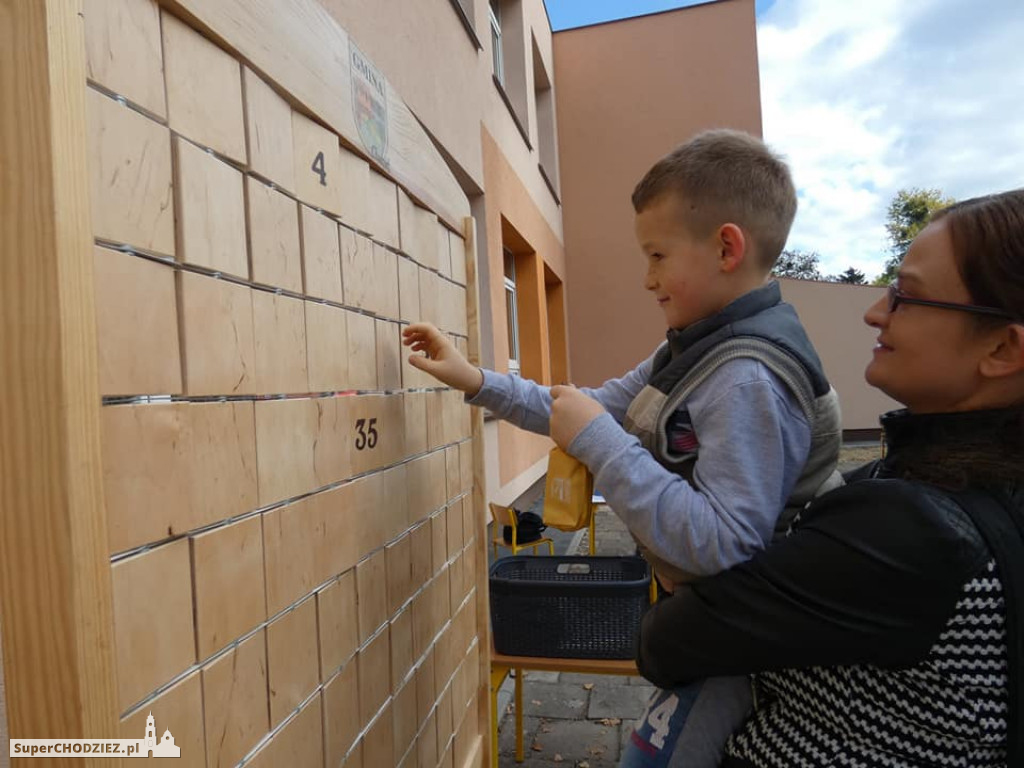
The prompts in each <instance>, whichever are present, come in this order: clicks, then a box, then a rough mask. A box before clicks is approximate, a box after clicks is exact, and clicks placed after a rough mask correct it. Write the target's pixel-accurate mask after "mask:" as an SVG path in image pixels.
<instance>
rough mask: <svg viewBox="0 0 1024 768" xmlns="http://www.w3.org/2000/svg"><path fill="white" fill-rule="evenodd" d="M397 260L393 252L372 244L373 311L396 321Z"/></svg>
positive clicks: (397, 314) (397, 311) (396, 255)
mask: <svg viewBox="0 0 1024 768" xmlns="http://www.w3.org/2000/svg"><path fill="white" fill-rule="evenodd" d="M398 259H399V256H398V254H396V253H395V252H394V251H389V250H388V249H387V248H385V247H383V246H382V245H379V244H377V243H374V244H373V283H372V287H373V292H374V295H375V298H374V301H373V305H374V306H373V307H372V309H373V311H374V312H376V313H377V314H378V315H380V316H381V317H386V318H388V319H390V320H397V319H398V316H399V314H401V313H400V312H399V309H398Z"/></svg>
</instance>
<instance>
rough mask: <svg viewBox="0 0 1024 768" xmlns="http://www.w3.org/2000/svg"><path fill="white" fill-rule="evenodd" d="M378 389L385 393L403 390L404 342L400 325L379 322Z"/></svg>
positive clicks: (377, 327) (383, 321)
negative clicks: (402, 356)
mask: <svg viewBox="0 0 1024 768" xmlns="http://www.w3.org/2000/svg"><path fill="white" fill-rule="evenodd" d="M376 330H377V387H378V388H379V389H383V390H385V391H394V390H399V389H401V388H402V358H401V355H402V342H401V337H400V336H399V334H400V332H401V328H400V326H399V325H398V323H392V322H389V321H387V320H378V321H377V325H376Z"/></svg>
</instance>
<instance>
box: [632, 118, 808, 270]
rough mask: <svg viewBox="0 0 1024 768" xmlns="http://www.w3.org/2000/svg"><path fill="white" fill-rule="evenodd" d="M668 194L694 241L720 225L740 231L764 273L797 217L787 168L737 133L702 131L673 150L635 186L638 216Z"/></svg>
mask: <svg viewBox="0 0 1024 768" xmlns="http://www.w3.org/2000/svg"><path fill="white" fill-rule="evenodd" d="M669 193H671V194H674V195H676V196H677V197H678V199H679V203H680V212H681V215H682V216H683V217H684V218H685V220H686V226H687V228H688V229H689V230H690V231H691V232H692V233H693V234H694V235H695V236H697V237H706V236H707V235H710V234H711V233H712V232H713V231H714V230H715V229H716V228H718V227H720V226H721V225H722V224H726V223H733V224H736V225H737V226H739V227H740V228H741V229H742V230H743V231H744V233H746V234H747V236H748V237H750V238H751V240H752V241H753V244H754V250H755V253H756V256H757V259H758V262H759V264H760V266H761V267H763V268H764V271H765V272H769V271H770V270H771V268H772V267H773V266H775V261H776V259H778V258H779V254H780V253H781V252H782V248H783V246H785V244H786V238H787V237H788V236H789V228H790V227H791V226H792V224H793V217H794V216H796V189H795V188H794V186H793V179H792V177H791V176H790V174H789V167H788V166H787V165H786V163H785V161H784V160H783V159H782V158H781V157H780V156H779V155H777V154H776V153H775V152H773V151H772V150H771V149H769V148H768V147H767V146H766V145H765V143H764V142H763V141H761V140H760V139H758V138H755V137H754V136H751V135H750V134H748V133H743V132H742V131H732V130H726V129H717V130H712V131H705V132H703V133H699V134H697V135H696V136H694V137H693V138H692V139H690V140H689V141H688V142H686V143H685V144H682V145H680V146H679V147H677V148H676V149H674V150H673V151H672V152H670V153H669V154H668V155H666V156H665V157H663V158H662V159H661V160H659V161H658V162H657V163H655V164H654V166H653V167H652V168H651V170H649V171H648V172H647V174H646V175H645V176H644V177H643V179H641V180H640V183H639V184H637V185H636V189H635V190H633V208H634V209H635V210H636V212H637V213H641V212H643V210H644V209H645V208H647V207H648V206H649V205H651V203H653V202H654V201H655V200H656V199H658V198H661V197H662V196H663V195H665V194H669Z"/></svg>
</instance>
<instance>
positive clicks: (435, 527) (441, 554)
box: [430, 509, 448, 573]
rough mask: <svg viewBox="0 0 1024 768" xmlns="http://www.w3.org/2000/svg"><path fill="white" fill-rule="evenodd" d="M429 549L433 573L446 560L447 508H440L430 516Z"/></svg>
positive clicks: (438, 569) (439, 568)
mask: <svg viewBox="0 0 1024 768" xmlns="http://www.w3.org/2000/svg"><path fill="white" fill-rule="evenodd" d="M430 551H431V555H432V560H431V563H432V566H431V567H432V569H433V572H434V573H437V572H438V571H440V570H441V568H442V567H443V566H444V564H445V563H446V562H447V561H448V510H447V509H442V510H440V511H439V512H437V513H436V514H434V515H431V516H430Z"/></svg>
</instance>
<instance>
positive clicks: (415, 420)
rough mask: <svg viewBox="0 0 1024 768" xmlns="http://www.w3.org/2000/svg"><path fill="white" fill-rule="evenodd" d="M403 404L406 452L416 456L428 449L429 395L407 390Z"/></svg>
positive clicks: (403, 397)
mask: <svg viewBox="0 0 1024 768" xmlns="http://www.w3.org/2000/svg"><path fill="white" fill-rule="evenodd" d="M402 349H403V350H405V349H406V348H405V347H403V348H402ZM403 354H408V352H407V351H406V352H403ZM402 406H403V408H404V409H405V452H406V455H408V456H416V455H417V454H420V453H423V452H425V451H426V450H427V395H426V394H425V393H422V392H406V393H405V395H403V396H402Z"/></svg>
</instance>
